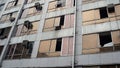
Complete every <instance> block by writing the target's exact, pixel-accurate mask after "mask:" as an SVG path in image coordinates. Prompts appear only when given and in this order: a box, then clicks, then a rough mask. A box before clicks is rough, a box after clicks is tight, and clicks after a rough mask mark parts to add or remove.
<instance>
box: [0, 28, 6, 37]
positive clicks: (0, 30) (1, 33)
mask: <svg viewBox="0 0 120 68" xmlns="http://www.w3.org/2000/svg"><path fill="white" fill-rule="evenodd" d="M4 32H5V28H3V29H0V36H1V35H3V34H4Z"/></svg>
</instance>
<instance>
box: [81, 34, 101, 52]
mask: <svg viewBox="0 0 120 68" xmlns="http://www.w3.org/2000/svg"><path fill="white" fill-rule="evenodd" d="M98 47H99V44H98V34H91V35H84V36H83V46H82V48H83V54H86V53H96V52H99V48H98Z"/></svg>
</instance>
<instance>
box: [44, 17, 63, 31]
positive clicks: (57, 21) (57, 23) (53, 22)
mask: <svg viewBox="0 0 120 68" xmlns="http://www.w3.org/2000/svg"><path fill="white" fill-rule="evenodd" d="M63 25H64V16H60V17H56V18H50V19H46V21H45V24H44V28H43V31H51V30H55V29H56V28H57V27H60V29H61V26H63Z"/></svg>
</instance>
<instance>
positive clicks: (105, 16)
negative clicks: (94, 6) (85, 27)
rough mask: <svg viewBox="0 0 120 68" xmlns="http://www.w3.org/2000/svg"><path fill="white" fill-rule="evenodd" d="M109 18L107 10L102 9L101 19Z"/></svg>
mask: <svg viewBox="0 0 120 68" xmlns="http://www.w3.org/2000/svg"><path fill="white" fill-rule="evenodd" d="M107 17H108V13H107V9H106V7H102V8H100V18H101V19H102V18H107Z"/></svg>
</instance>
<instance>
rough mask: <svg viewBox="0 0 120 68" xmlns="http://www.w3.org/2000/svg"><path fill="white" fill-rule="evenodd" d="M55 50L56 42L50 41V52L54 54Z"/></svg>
mask: <svg viewBox="0 0 120 68" xmlns="http://www.w3.org/2000/svg"><path fill="white" fill-rule="evenodd" d="M55 49H56V40H52V41H51V46H50V52H55Z"/></svg>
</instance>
